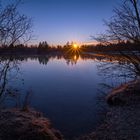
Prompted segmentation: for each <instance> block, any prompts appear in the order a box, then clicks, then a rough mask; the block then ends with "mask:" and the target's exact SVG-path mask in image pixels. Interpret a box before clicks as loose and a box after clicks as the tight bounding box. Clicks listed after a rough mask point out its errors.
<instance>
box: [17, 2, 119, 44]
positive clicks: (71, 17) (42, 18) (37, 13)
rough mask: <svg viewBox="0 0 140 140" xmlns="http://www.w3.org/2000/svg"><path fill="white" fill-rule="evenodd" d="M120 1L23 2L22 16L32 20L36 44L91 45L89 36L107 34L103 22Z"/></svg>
mask: <svg viewBox="0 0 140 140" xmlns="http://www.w3.org/2000/svg"><path fill="white" fill-rule="evenodd" d="M118 2H119V0H117V1H116V0H24V4H22V5H21V7H20V10H21V12H23V13H25V14H26V15H27V16H29V17H32V18H33V24H34V27H33V30H34V35H35V36H36V40H34V41H33V42H34V43H38V42H39V41H44V40H45V41H47V42H48V43H49V44H54V45H55V44H65V43H66V42H67V41H76V42H90V41H91V38H90V35H96V34H98V33H101V32H103V31H104V30H105V26H104V23H103V19H109V18H110V17H111V16H112V14H113V13H112V10H113V8H114V7H115V6H117V4H118Z"/></svg>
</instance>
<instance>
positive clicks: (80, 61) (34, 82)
mask: <svg viewBox="0 0 140 140" xmlns="http://www.w3.org/2000/svg"><path fill="white" fill-rule="evenodd" d="M117 58H119V57H117ZM117 58H115V57H114V58H113V57H112V56H109V57H106V56H103V55H95V54H84V55H81V56H77V55H72V56H63V55H44V56H30V57H28V56H18V57H8V56H7V57H1V69H0V70H1V72H2V70H3V69H4V68H5V66H8V65H9V67H8V68H7V69H8V70H7V71H6V72H7V74H6V84H5V87H4V88H5V94H4V96H3V97H2V99H1V102H0V103H1V106H2V107H17V106H22V105H23V104H24V103H28V104H29V106H30V107H31V108H34V109H35V110H37V111H39V112H42V113H43V115H44V116H45V117H47V118H48V119H49V120H50V121H51V123H52V125H53V127H54V128H56V129H58V130H60V132H61V133H62V134H63V135H64V137H65V138H67V139H72V138H74V137H78V136H81V135H85V134H87V133H90V132H92V131H93V130H95V128H96V127H97V126H98V125H100V123H101V122H102V120H103V118H104V114H105V113H106V109H107V105H106V102H105V100H104V97H105V95H106V94H107V93H108V92H109V91H110V90H111V89H112V88H113V87H115V86H117V85H119V84H121V83H125V82H127V81H128V80H130V79H132V78H133V72H130V71H128V69H127V66H128V65H129V66H130V64H129V63H127V62H126V61H124V60H122V61H120V58H119V60H118V59H117ZM7 64H8V65H7ZM124 66H126V67H124ZM3 78H5V77H3ZM3 81H4V80H1V83H2V82H3ZM10 90H11V91H14V93H15V94H14V95H11V94H9V93H10V92H9V91H10ZM7 91H8V92H9V93H8V94H7V93H6V92H7ZM27 93H30V94H29V96H26V95H27ZM5 95H8V96H5ZM27 97H29V99H27ZM25 99H26V101H24V100H25Z"/></svg>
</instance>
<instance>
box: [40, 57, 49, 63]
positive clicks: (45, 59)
mask: <svg viewBox="0 0 140 140" xmlns="http://www.w3.org/2000/svg"><path fill="white" fill-rule="evenodd" d="M49 59H50V57H49V56H39V57H38V61H39V63H40V64H43V65H47V64H48V62H49Z"/></svg>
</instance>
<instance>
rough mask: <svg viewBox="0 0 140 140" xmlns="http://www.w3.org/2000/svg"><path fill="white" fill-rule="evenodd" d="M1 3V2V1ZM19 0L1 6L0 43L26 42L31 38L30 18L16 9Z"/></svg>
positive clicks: (6, 44)
mask: <svg viewBox="0 0 140 140" xmlns="http://www.w3.org/2000/svg"><path fill="white" fill-rule="evenodd" d="M1 3H2V2H1ZM20 3H21V1H20V0H18V1H16V2H15V3H11V4H8V5H6V6H3V5H2V4H1V5H2V6H1V9H0V45H1V46H2V45H5V46H8V47H9V46H10V47H12V46H14V45H15V44H19V43H26V42H27V41H29V40H30V39H31V38H32V30H31V28H32V20H31V19H30V18H28V17H27V16H25V15H23V14H20V13H19V12H18V10H17V8H18V6H19V4H20Z"/></svg>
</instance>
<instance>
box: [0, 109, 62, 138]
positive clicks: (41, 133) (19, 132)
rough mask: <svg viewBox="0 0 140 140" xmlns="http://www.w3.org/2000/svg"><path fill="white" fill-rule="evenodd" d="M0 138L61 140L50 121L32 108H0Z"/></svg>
mask: <svg viewBox="0 0 140 140" xmlns="http://www.w3.org/2000/svg"><path fill="white" fill-rule="evenodd" d="M0 139H1V140H62V139H63V138H62V135H61V134H60V132H59V131H57V130H55V129H53V128H52V126H51V124H50V121H49V120H47V119H46V118H44V117H42V115H41V114H40V113H38V112H36V111H33V110H30V111H29V110H28V111H24V110H20V109H9V110H8V109H6V110H0Z"/></svg>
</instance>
